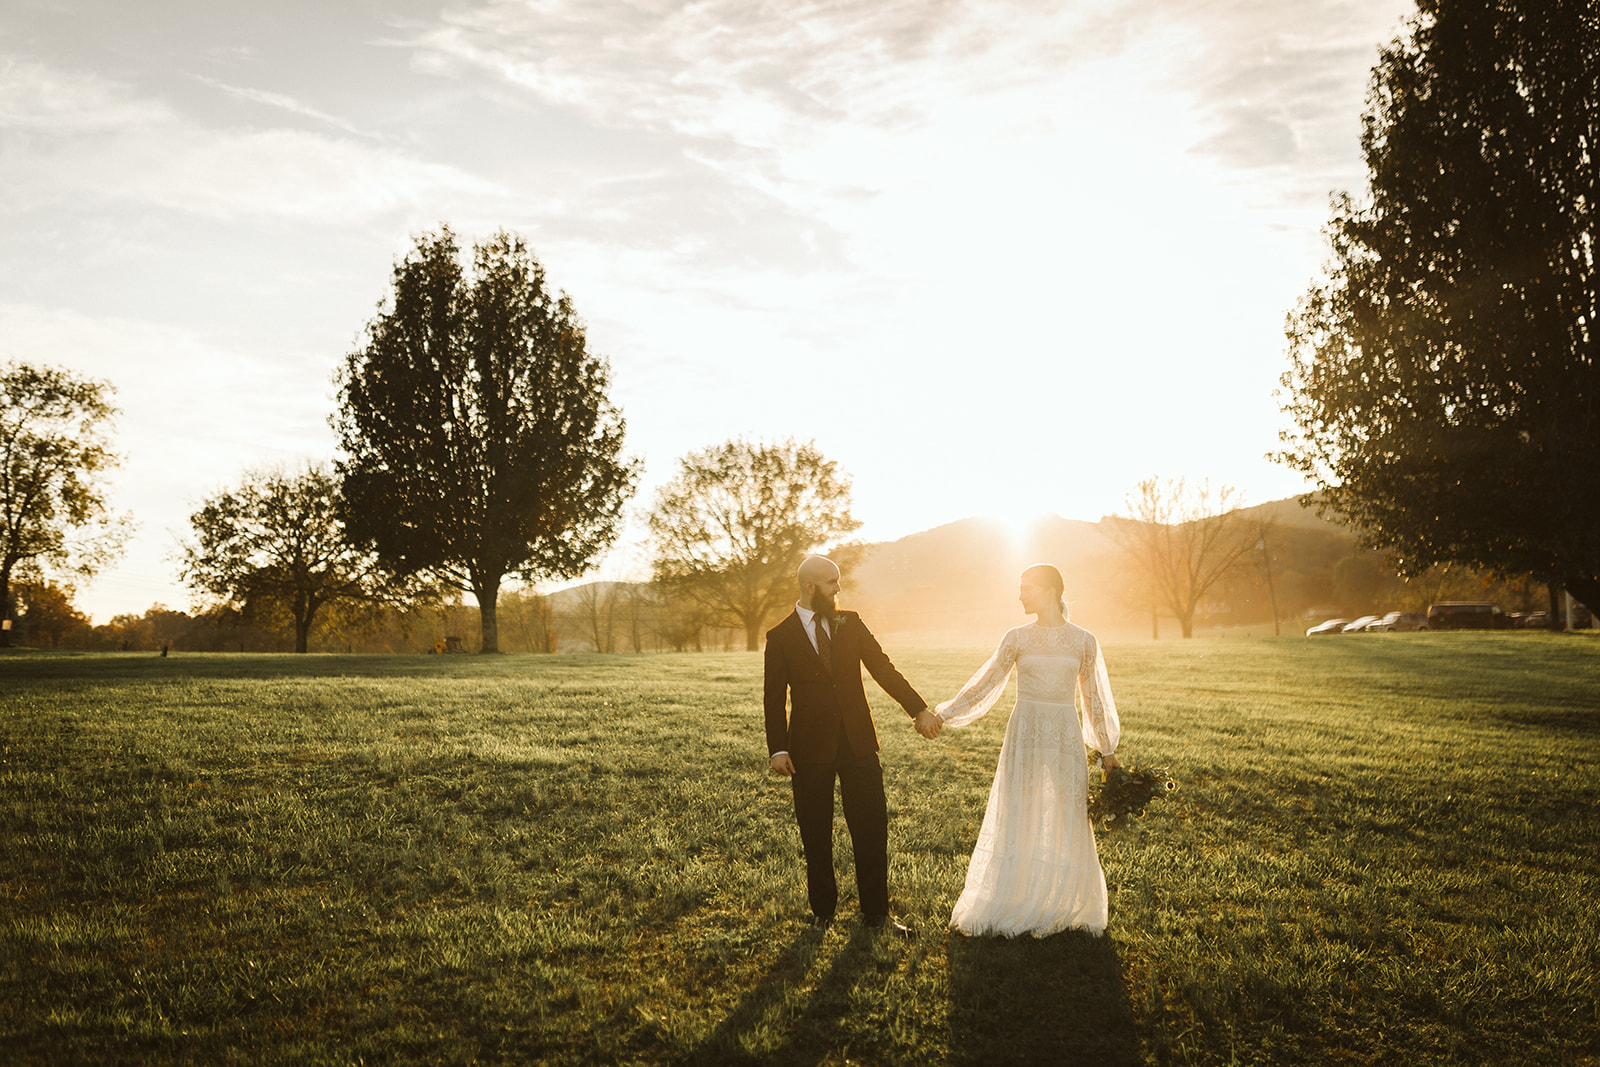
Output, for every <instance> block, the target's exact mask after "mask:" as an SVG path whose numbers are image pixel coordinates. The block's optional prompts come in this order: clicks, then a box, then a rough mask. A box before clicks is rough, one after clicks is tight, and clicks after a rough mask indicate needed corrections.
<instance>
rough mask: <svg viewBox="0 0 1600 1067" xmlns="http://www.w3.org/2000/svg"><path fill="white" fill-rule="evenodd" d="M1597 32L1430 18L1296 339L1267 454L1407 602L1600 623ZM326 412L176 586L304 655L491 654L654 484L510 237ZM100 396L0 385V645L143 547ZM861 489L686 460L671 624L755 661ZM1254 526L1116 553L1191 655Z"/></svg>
mask: <svg viewBox="0 0 1600 1067" xmlns="http://www.w3.org/2000/svg"><path fill="white" fill-rule="evenodd" d="M1597 34H1600V31H1597V28H1596V24H1595V22H1594V18H1593V12H1592V5H1591V4H1590V2H1589V0H1520V2H1513V0H1508V2H1505V3H1499V4H1493V5H1482V4H1473V3H1468V2H1465V0H1422V2H1421V3H1420V4H1419V10H1418V14H1417V16H1416V17H1415V18H1414V19H1413V20H1412V21H1411V23H1410V24H1409V25H1408V28H1407V31H1406V32H1405V33H1404V34H1403V35H1402V36H1401V37H1400V38H1399V39H1397V40H1396V41H1395V42H1393V43H1392V44H1391V45H1390V46H1389V47H1388V48H1386V49H1385V50H1383V51H1382V52H1381V54H1380V61H1379V63H1378V65H1377V66H1376V67H1375V68H1374V71H1373V78H1372V85H1371V91H1370V93H1369V96H1368V105H1367V108H1368V109H1367V112H1366V113H1365V115H1364V116H1363V134H1362V149H1363V153H1364V156H1365V160H1366V164H1367V169H1368V172H1369V178H1368V184H1369V188H1368V190H1367V193H1366V195H1365V196H1362V197H1356V196H1353V195H1350V194H1341V195H1340V196H1339V197H1337V198H1336V201H1335V205H1334V213H1333V217H1332V219H1331V220H1330V222H1329V225H1328V235H1329V241H1330V250H1331V259H1330V262H1329V265H1328V277H1327V279H1326V280H1325V281H1324V282H1322V283H1320V284H1318V285H1315V286H1313V287H1311V288H1310V290H1309V291H1308V292H1307V293H1306V295H1305V296H1304V298H1303V299H1302V300H1301V301H1300V303H1299V305H1298V306H1297V307H1296V309H1295V310H1294V311H1293V312H1292V313H1291V314H1290V316H1289V319H1288V325H1287V336H1288V342H1289V344H1288V356H1289V369H1288V370H1287V371H1286V372H1285V374H1284V375H1283V379H1282V386H1283V388H1282V392H1281V394H1280V396H1281V398H1282V401H1283V408H1284V411H1285V412H1286V414H1287V415H1288V417H1289V419H1290V420H1291V422H1292V423H1293V427H1292V428H1291V429H1290V430H1288V431H1286V432H1285V433H1284V435H1283V448H1282V450H1281V451H1280V452H1279V453H1277V458H1278V459H1279V460H1281V461H1282V462H1284V463H1286V464H1288V465H1290V466H1291V467H1293V468H1294V469H1296V470H1298V471H1300V472H1302V473H1303V474H1304V475H1305V476H1306V477H1307V478H1308V480H1309V481H1310V482H1311V483H1312V485H1313V486H1314V487H1315V489H1314V493H1313V494H1312V496H1311V499H1313V500H1314V501H1315V502H1316V504H1317V506H1318V507H1320V508H1322V509H1324V511H1325V513H1326V514H1328V515H1330V516H1331V517H1333V518H1335V519H1337V520H1338V521H1341V522H1343V523H1345V524H1347V525H1348V526H1349V528H1350V529H1351V530H1353V531H1354V532H1355V534H1356V536H1358V537H1359V538H1360V540H1361V542H1362V544H1363V545H1365V546H1366V547H1367V548H1369V549H1371V550H1373V551H1375V552H1379V553H1381V554H1382V555H1383V557H1384V559H1385V561H1386V564H1387V565H1389V566H1392V567H1393V568H1394V569H1395V570H1396V571H1397V572H1398V573H1399V574H1400V575H1401V576H1402V577H1407V578H1417V579H1419V580H1424V581H1425V579H1426V576H1427V575H1429V574H1438V573H1444V572H1447V571H1448V570H1449V569H1450V568H1456V569H1458V570H1463V569H1465V570H1474V571H1482V572H1485V573H1487V574H1489V575H1491V576H1493V577H1494V578H1495V579H1497V580H1499V581H1502V582H1508V583H1515V582H1517V581H1524V582H1529V581H1531V582H1538V583H1542V584H1543V585H1544V586H1546V587H1547V588H1548V589H1549V590H1550V597H1551V599H1552V600H1553V599H1554V596H1555V594H1556V591H1558V590H1561V589H1566V590H1570V591H1571V592H1572V593H1573V594H1574V595H1576V596H1577V597H1578V598H1579V599H1580V600H1582V601H1584V602H1586V603H1590V604H1594V603H1596V602H1600V503H1597V496H1596V494H1595V492H1594V488H1593V486H1594V478H1595V472H1596V471H1597V470H1600V349H1597V343H1600V336H1597V334H1596V326H1595V324H1596V316H1597V314H1600V299H1597V286H1596V261H1595V256H1596V242H1595V236H1596V235H1595V220H1596V204H1597V202H1600V189H1597V188H1596V185H1597V182H1600V167H1597V166H1596V159H1595V155H1594V153H1595V145H1596V143H1597V136H1600V59H1597V56H1600V47H1597V46H1600V40H1597ZM338 386H339V405H338V408H337V410H336V411H335V412H334V413H333V415H332V416H331V421H332V424H333V426H334V429H335V431H336V433H337V436H338V443H339V454H338V456H337V457H336V458H335V459H334V460H333V461H332V463H331V464H327V465H318V464H313V465H308V466H306V467H305V468H303V469H300V470H293V471H289V470H257V471H250V472H246V473H245V475H244V476H243V477H242V479H241V481H240V483H239V484H238V485H237V486H235V487H234V488H231V489H229V490H226V491H224V492H221V493H218V494H216V495H214V496H213V497H211V498H210V499H208V500H206V501H205V502H204V503H203V505H202V506H201V507H200V508H199V510H197V511H196V512H195V514H194V515H193V517H192V519H191V527H192V533H191V536H190V537H189V538H188V539H186V541H185V543H184V546H183V563H182V573H183V578H184V580H185V582H187V583H188V584H189V586H190V587H191V588H192V589H194V590H195V591H196V593H197V594H198V595H200V596H202V597H208V598H210V599H211V601H212V603H213V605H214V606H215V610H217V611H223V610H226V611H231V612H235V613H237V614H238V615H239V617H240V618H247V619H249V620H252V621H251V623H250V625H253V626H262V627H269V628H270V627H271V626H273V625H276V626H277V627H278V628H279V629H280V630H287V631H288V632H291V633H292V636H293V644H294V647H295V650H296V651H305V650H306V648H307V647H309V642H310V636H311V634H312V633H313V631H314V630H315V627H316V626H317V624H318V620H319V619H320V620H326V619H329V618H332V617H333V616H334V615H339V616H340V617H341V618H343V619H359V618H361V617H363V613H365V616H366V617H367V618H368V619H369V621H371V620H375V619H377V618H380V617H382V616H383V614H384V613H385V612H388V613H391V614H393V613H399V614H401V615H404V614H405V613H406V612H416V611H421V610H439V609H443V608H446V607H448V606H449V605H451V604H453V603H458V602H459V601H460V598H461V597H462V596H463V595H468V594H470V595H471V596H472V597H473V598H474V600H475V601H476V603H477V605H478V613H477V614H478V618H477V625H478V629H479V640H478V642H477V645H478V647H479V648H480V649H481V650H482V651H485V652H493V651H497V650H499V649H500V647H501V644H502V642H501V626H500V618H499V606H500V593H501V589H502V586H503V585H504V584H505V583H506V582H507V581H508V580H510V581H513V582H515V583H518V584H520V585H523V586H531V585H534V584H537V583H541V582H549V581H556V580H566V579H573V578H576V577H578V576H580V575H582V574H583V573H585V572H586V571H587V570H588V569H589V568H590V567H592V566H593V564H594V562H595V561H596V560H597V559H598V558H599V557H600V556H601V554H603V553H604V552H605V551H606V550H607V549H608V548H610V547H611V545H612V544H613V543H614V542H615V540H616V537H617V535H618V531H619V528H620V525H621V522H622V518H623V514H624V508H625V506H626V504H627V502H628V500H629V499H630V498H631V497H632V495H633V494H634V492H635V491H636V488H637V485H638V480H639V476H640V473H641V462H640V461H639V460H638V459H637V458H632V457H629V456H627V455H626V454H625V452H624V438H625V431H626V424H625V421H624V419H623V416H622V413H621V411H620V410H619V409H618V408H617V407H616V406H615V405H614V404H613V403H612V402H611V400H610V399H609V396H608V391H609V386H610V370H609V366H608V364H607V361H606V360H605V359H604V358H603V357H601V356H598V355H596V354H595V353H593V352H591V351H590V350H589V348H588V344H587V339H586V334H585V329H584V326H583V323H582V321H581V320H580V319H579V317H578V315H577V313H576V311H575V309H574V307H573V304H572V302H571V300H570V298H569V297H568V296H567V295H566V294H565V293H561V292H557V291H555V290H553V289H552V288H551V286H550V284H549V282H548V280H547V279H546V277H545V273H544V269H543V267H542V266H541V265H540V264H539V262H538V261H537V260H536V259H535V258H534V256H533V255H532V253H531V252H530V251H529V249H528V247H527V245H526V244H525V242H524V241H523V240H522V239H521V238H520V237H517V236H515V235H513V234H509V233H505V232H501V233H498V234H495V235H493V236H492V237H491V238H489V239H488V240H487V241H485V242H483V243H481V244H478V245H476V246H475V247H474V248H473V249H472V252H471V256H470V259H469V260H464V258H463V255H462V250H461V248H460V246H459V244H458V242H457V239H456V237H455V234H454V233H453V232H452V231H451V230H450V229H449V228H448V227H442V228H441V229H440V230H438V231H437V232H433V233H426V234H423V235H421V236H419V237H418V238H417V239H416V242H415V246H414V247H413V248H412V249H411V250H410V251H409V252H408V253H407V254H406V256H405V257H404V258H403V259H402V260H401V261H399V262H398V263H397V264H396V265H395V267H394V270H393V275H392V277H391V279H390V291H389V294H388V296H387V297H386V298H385V300H384V301H383V302H382V303H380V305H379V307H378V311H377V314H376V315H375V316H374V317H373V319H372V320H371V321H370V322H368V323H367V325H366V329H365V331H364V334H363V337H362V340H361V342H360V343H359V344H358V345H357V346H356V347H355V349H354V350H353V351H351V352H350V353H349V354H348V355H347V356H346V358H345V360H344V362H343V365H342V367H341V369H340V372H339V375H338ZM111 398H112V390H111V387H110V386H109V384H107V383H104V382H96V381H89V380H84V379H80V378H77V377H75V376H73V375H71V374H69V373H67V372H65V371H61V370H57V369H52V368H41V367H35V366H32V365H29V364H13V365H11V366H10V367H9V368H7V369H5V370H4V371H3V372H0V620H3V621H4V622H5V623H10V622H13V621H15V620H16V619H17V618H18V616H17V602H18V591H19V590H22V591H26V596H27V597H28V598H31V599H30V600H28V603H29V604H30V605H40V606H39V607H38V609H37V610H38V612H39V613H40V614H39V618H41V619H42V618H44V616H45V615H47V614H49V611H47V610H46V608H45V607H44V605H45V604H46V602H47V601H48V600H49V599H50V594H49V592H48V590H49V589H50V588H54V589H56V590H57V591H60V590H61V589H63V588H65V587H66V586H64V585H63V584H62V583H67V584H70V581H71V580H72V579H73V578H81V577H87V576H89V575H92V574H93V573H94V572H95V571H96V569H97V568H99V567H101V566H103V565H104V564H105V563H106V562H107V561H108V560H109V559H111V558H114V556H115V554H116V553H117V551H118V549H119V547H120V545H121V542H122V540H123V539H124V536H125V530H126V517H125V516H119V515H116V514H113V513H111V512H110V511H109V509H108V507H107V504H106V498H105V493H104V486H105V479H106V477H107V475H108V472H109V471H110V470H111V469H113V468H114V467H115V465H116V461H117V457H116V455H115V453H114V451H113V450H112V448H111V446H110V443H109V437H108V431H109V426H110V424H111V420H112V417H113V415H114V414H115V411H114V408H113V406H112V403H111ZM849 494H850V483H849V478H848V477H847V476H846V475H845V474H844V472H843V471H841V470H840V469H839V468H838V466H837V465H836V464H835V463H834V462H833V461H831V460H829V459H827V458H826V457H825V456H823V455H822V454H821V453H820V452H819V451H818V450H817V449H816V448H815V446H814V444H811V443H805V444H801V443H796V442H794V441H785V442H777V443H765V442H750V441H743V440H735V441H729V442H726V443H723V444H721V445H715V446H711V447H708V448H707V449H705V450H702V451H698V452H695V453H691V454H690V455H689V456H687V457H685V458H683V459H682V460H681V461H680V463H679V468H678V471H677V473H676V475H675V477H674V478H673V479H671V480H670V481H669V482H668V483H667V484H666V485H665V486H664V487H663V489H662V490H661V491H660V493H658V495H657V498H656V500H655V502H654V506H653V508H652V509H651V510H650V512H649V517H648V525H649V529H650V532H651V536H652V538H653V544H652V551H653V578H654V584H653V586H652V588H653V590H654V592H653V594H652V595H653V596H654V597H656V598H658V599H659V600H661V601H662V602H666V603H670V604H672V605H673V606H674V608H675V610H676V611H677V612H678V613H679V616H680V617H681V618H682V619H683V621H684V625H685V626H688V625H689V623H690V622H691V621H697V622H698V624H699V625H700V627H701V628H702V629H704V627H706V626H716V627H724V628H732V629H735V630H737V631H740V632H742V634H743V637H744V643H745V646H746V647H747V648H755V647H756V645H757V644H758V642H759V636H760V632H761V630H762V628H763V626H764V625H766V624H767V623H768V622H769V621H771V619H772V617H773V615H774V613H776V612H778V611H780V610H781V608H782V606H783V605H784V604H785V603H786V602H787V598H788V596H789V590H788V588H787V587H788V585H789V583H790V576H791V575H792V572H793V568H794V565H795V564H796V563H797V562H798V560H799V558H801V557H802V556H804V555H805V554H806V553H807V552H809V551H813V550H816V549H820V548H834V549H839V548H840V547H841V542H842V539H843V538H845V537H847V536H848V535H849V534H850V533H851V532H852V531H854V530H855V529H856V528H858V524H857V523H856V521H855V520H854V519H853V518H852V517H851V515H850V511H849V508H850V496H849ZM1238 503H1239V501H1238V500H1237V499H1235V494H1233V492H1232V491H1231V490H1227V489H1225V488H1219V489H1217V490H1212V489H1211V488H1210V487H1209V486H1205V485H1200V486H1187V487H1186V486H1185V485H1184V484H1182V483H1175V482H1170V481H1169V482H1161V481H1160V480H1158V479H1151V480H1149V481H1148V482H1145V483H1141V485H1140V486H1139V487H1137V488H1136V490H1135V491H1134V493H1132V494H1130V498H1129V502H1128V509H1127V510H1128V514H1127V515H1126V516H1124V517H1122V518H1121V519H1120V520H1119V521H1118V522H1117V524H1116V525H1115V528H1114V536H1115V537H1116V539H1117V540H1118V542H1119V544H1121V545H1122V547H1123V548H1124V550H1125V553H1126V560H1127V562H1128V565H1129V566H1130V567H1131V568H1132V569H1133V570H1134V571H1135V572H1136V573H1137V574H1138V575H1139V582H1141V583H1142V588H1141V592H1140V593H1139V594H1138V595H1139V596H1141V597H1144V598H1147V599H1148V600H1149V602H1150V603H1151V604H1152V606H1153V610H1154V611H1156V612H1160V611H1167V612H1170V613H1171V614H1172V615H1174V616H1175V617H1176V618H1178V619H1179V620H1180V624H1181V626H1182V629H1183V632H1184V633H1185V635H1188V634H1189V633H1191V632H1192V624H1193V619H1194V617H1195V615H1196V612H1197V611H1200V609H1201V607H1202V604H1203V603H1204V601H1205V598H1206V594H1207V592H1208V590H1211V589H1213V588H1215V587H1216V586H1217V585H1218V583H1219V582H1223V581H1225V580H1226V579H1227V577H1228V576H1229V575H1230V574H1236V573H1237V571H1238V569H1239V568H1240V567H1241V566H1246V565H1247V563H1246V561H1248V560H1249V559H1250V558H1251V556H1252V553H1253V552H1255V551H1256V550H1257V548H1258V546H1259V545H1261V544H1262V543H1263V541H1264V536H1263V534H1264V531H1262V530H1260V529H1253V528H1252V527H1251V526H1250V525H1249V523H1247V522H1245V521H1243V519H1242V518H1241V509H1240V508H1239V507H1238V506H1237V505H1238ZM842 550H843V551H846V552H848V551H849V548H848V546H847V545H846V546H843V549H842ZM52 576H53V577H54V579H56V580H55V581H51V580H50V579H51V578H52ZM14 582H17V583H20V584H19V585H18V587H17V589H16V590H14V589H13V583H14ZM28 610H29V612H33V611H34V610H35V609H34V608H33V607H31V606H30V607H29V609H28ZM50 610H55V609H50ZM641 610H643V609H642V607H641ZM57 614H59V612H57ZM1554 614H1555V613H1552V615H1554ZM270 620H276V622H272V621H270ZM642 625H643V624H642V623H641V626H642ZM641 632H642V631H641ZM9 639H10V630H9V628H7V629H0V643H4V642H8V641H9Z"/></svg>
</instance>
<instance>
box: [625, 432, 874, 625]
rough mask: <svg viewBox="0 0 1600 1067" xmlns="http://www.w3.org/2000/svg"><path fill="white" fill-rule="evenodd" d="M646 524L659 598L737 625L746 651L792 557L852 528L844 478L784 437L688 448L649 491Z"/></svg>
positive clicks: (809, 447) (784, 581) (810, 449)
mask: <svg viewBox="0 0 1600 1067" xmlns="http://www.w3.org/2000/svg"><path fill="white" fill-rule="evenodd" d="M649 524H650V532H651V533H652V534H653V535H654V538H655V544H654V551H655V559H654V571H655V579H656V581H657V583H659V584H660V585H661V586H663V587H664V589H665V590H666V591H667V593H668V596H669V599H673V600H678V601H680V602H683V601H686V602H688V603H690V604H695V605H699V606H700V607H703V608H705V609H707V610H708V611H709V612H711V613H712V615H713V618H714V619H715V620H716V621H719V622H727V623H728V624H729V625H739V626H742V627H744V632H745V647H746V648H747V649H748V650H749V651H751V652H754V651H755V650H756V649H757V648H759V647H760V639H761V629H762V625H763V623H765V622H766V621H767V619H768V618H769V617H770V616H771V615H772V613H773V611H774V610H775V609H776V608H777V607H778V606H779V605H781V604H784V603H786V602H787V601H788V600H789V599H790V598H791V597H792V596H793V595H794V581H795V577H794V576H795V570H796V568H798V567H799V566H800V561H801V560H803V559H805V557H806V556H807V555H808V554H810V553H812V552H815V551H817V550H818V549H820V548H821V547H822V546H824V545H827V544H830V543H832V542H833V541H835V540H836V539H837V538H840V537H842V536H844V535H845V534H848V533H850V532H851V531H853V530H856V529H859V528H860V526H861V524H860V523H859V522H857V521H856V520H855V519H853V518H851V516H850V479H849V478H848V477H847V476H846V475H845V474H844V473H843V472H841V471H840V470H839V467H838V464H836V463H834V462H833V461H832V460H829V459H827V458H825V457H824V456H823V455H822V453H821V452H819V451H817V449H816V447H815V446H814V445H813V444H811V443H810V442H807V443H806V444H803V445H797V444H795V442H794V441H793V440H786V441H782V442H779V443H777V444H771V445H768V444H756V443H750V442H747V441H742V440H732V441H728V442H725V443H724V444H720V445H716V446H715V447H712V448H708V449H705V450H704V451H700V452H691V453H689V454H688V455H687V456H685V457H684V458H683V459H682V460H681V461H680V462H679V466H678V475H677V477H676V478H674V479H673V480H672V481H671V482H668V483H667V484H666V485H665V486H663V487H662V488H661V490H660V492H659V493H657V495H656V502H655V508H654V509H653V510H652V511H651V512H650V517H649Z"/></svg>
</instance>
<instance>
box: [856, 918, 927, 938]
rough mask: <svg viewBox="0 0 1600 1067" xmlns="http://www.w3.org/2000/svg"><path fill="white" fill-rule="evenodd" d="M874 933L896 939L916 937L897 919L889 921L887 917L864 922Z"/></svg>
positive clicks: (912, 931) (913, 931) (914, 933)
mask: <svg viewBox="0 0 1600 1067" xmlns="http://www.w3.org/2000/svg"><path fill="white" fill-rule="evenodd" d="M864 921H865V922H866V924H867V925H868V926H869V927H871V928H872V929H873V931H874V932H876V933H880V934H893V935H894V936H896V937H916V936H917V932H916V931H915V930H913V929H911V927H909V926H907V925H906V924H905V923H903V922H901V921H900V920H899V919H891V918H889V916H887V915H879V916H875V917H873V918H870V919H866V920H864Z"/></svg>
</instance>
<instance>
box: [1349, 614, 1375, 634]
mask: <svg viewBox="0 0 1600 1067" xmlns="http://www.w3.org/2000/svg"><path fill="white" fill-rule="evenodd" d="M1382 618H1383V616H1382V615H1363V616H1361V618H1359V619H1356V620H1355V621H1353V622H1347V623H1345V624H1344V632H1345V633H1347V634H1358V633H1361V632H1363V631H1365V630H1367V629H1369V628H1371V626H1372V624H1373V623H1375V622H1378V621H1379V620H1380V619H1382Z"/></svg>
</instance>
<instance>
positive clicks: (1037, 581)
mask: <svg viewBox="0 0 1600 1067" xmlns="http://www.w3.org/2000/svg"><path fill="white" fill-rule="evenodd" d="M1022 576H1023V577H1024V578H1027V579H1028V580H1030V581H1032V582H1033V584H1034V585H1042V586H1044V587H1045V588H1046V589H1054V590H1055V591H1056V599H1057V600H1058V601H1060V603H1061V614H1063V615H1065V614H1066V613H1067V599H1066V595H1067V583H1066V582H1064V581H1062V580H1061V572H1060V571H1058V570H1056V569H1055V568H1054V567H1052V566H1050V564H1048V563H1035V564H1034V565H1033V566H1031V567H1029V568H1028V569H1027V570H1025V571H1023V572H1022Z"/></svg>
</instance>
